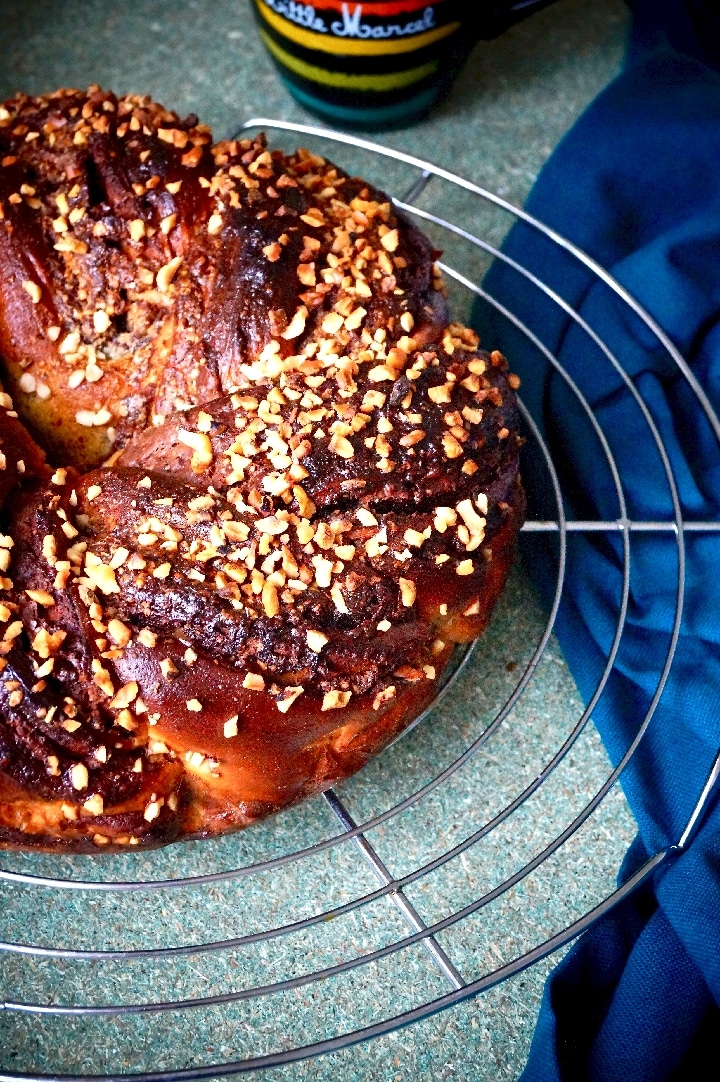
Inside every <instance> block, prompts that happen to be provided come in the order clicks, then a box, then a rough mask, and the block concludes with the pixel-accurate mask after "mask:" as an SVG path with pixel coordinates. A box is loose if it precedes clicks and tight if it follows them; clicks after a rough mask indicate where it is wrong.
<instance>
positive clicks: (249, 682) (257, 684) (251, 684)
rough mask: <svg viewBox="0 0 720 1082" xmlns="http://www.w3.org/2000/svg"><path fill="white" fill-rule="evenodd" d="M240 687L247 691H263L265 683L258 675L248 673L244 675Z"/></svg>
mask: <svg viewBox="0 0 720 1082" xmlns="http://www.w3.org/2000/svg"><path fill="white" fill-rule="evenodd" d="M242 686H243V687H244V688H247V689H248V690H249V691H264V690H265V681H264V679H263V678H262V676H260V674H259V673H254V672H249V673H246V674H245V678H244V680H243V685H242Z"/></svg>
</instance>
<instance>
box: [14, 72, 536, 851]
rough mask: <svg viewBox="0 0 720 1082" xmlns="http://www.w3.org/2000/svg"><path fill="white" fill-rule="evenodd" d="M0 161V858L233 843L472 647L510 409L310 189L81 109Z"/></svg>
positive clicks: (162, 117) (397, 273)
mask: <svg viewBox="0 0 720 1082" xmlns="http://www.w3.org/2000/svg"><path fill="white" fill-rule="evenodd" d="M123 127H124V128H125V130H124V131H123V130H122V129H123ZM86 129H87V130H86ZM36 130H37V131H38V133H39V134H38V136H37V138H36V139H31V140H30V142H29V143H28V142H27V135H28V134H31V133H33V132H34V131H36ZM0 148H2V151H3V153H4V155H5V156H4V158H0V162H3V163H4V164H0V180H1V181H2V183H3V184H4V185H5V187H4V188H3V189H2V192H3V193H5V194H6V193H7V192H8V190H9V189H11V190H12V191H13V192H14V191H18V192H19V194H20V199H19V200H14V201H8V200H7V199H5V198H3V196H2V195H0V201H1V203H2V207H3V213H4V214H5V217H4V218H3V219H2V220H1V221H0V262H2V261H3V260H5V264H4V265H5V267H6V271H7V273H6V275H5V281H6V282H7V283H8V284H7V287H5V286H3V288H2V289H0V350H1V351H2V354H3V357H4V361H5V368H6V372H7V376H8V379H9V381H10V383H11V385H12V386H13V387H14V388H15V389H16V395H15V398H16V399H17V409H18V413H19V414H20V419H19V418H18V414H17V413H16V412H15V410H14V409H13V408H12V402H11V400H10V398H9V397H8V396H7V395H4V396H3V397H2V399H0V453H1V454H2V455H3V459H2V462H3V465H4V469H3V470H2V471H0V508H2V512H1V513H2V529H3V530H4V533H3V534H2V536H0V564H2V571H1V574H2V577H1V578H0V588H1V591H2V592H1V593H0V638H1V639H2V641H1V642H0V845H3V844H4V845H11V846H12V845H25V846H27V845H35V846H40V847H43V848H61V849H69V850H72V851H95V850H97V849H98V847H99V848H101V849H102V848H105V849H107V848H118V847H124V846H128V845H142V846H152V845H160V844H164V843H166V842H167V841H171V840H174V839H175V838H179V837H189V836H201V835H207V834H213V833H218V832H222V831H226V830H230V829H237V828H239V827H241V826H244V825H247V824H248V823H250V822H252V821H254V820H255V819H257V818H259V817H261V816H264V815H267V814H269V813H270V812H271V811H274V810H277V809H278V808H281V807H284V806H286V805H288V804H290V803H292V802H294V801H296V800H298V799H300V798H301V797H303V796H305V795H308V794H310V793H313V792H318V791H320V790H322V789H323V788H327V787H328V786H329V785H331V784H332V783H333V782H335V781H336V780H337V779H339V778H342V777H346V776H348V775H349V774H351V773H353V772H354V771H355V770H357V769H359V767H360V766H362V765H363V763H364V762H366V761H367V759H368V758H370V757H371V756H372V755H374V754H376V753H377V752H378V751H379V750H380V749H381V748H382V747H384V746H385V745H386V744H387V743H388V742H389V741H390V740H391V739H393V738H394V736H395V735H397V734H398V733H399V732H401V731H402V729H403V728H405V727H406V726H407V725H408V724H409V723H410V722H411V721H412V720H413V718H414V717H416V716H417V714H418V713H419V712H420V711H421V710H422V709H423V707H424V706H425V705H426V704H427V703H428V702H429V701H430V700H431V699H432V697H433V695H434V694H435V692H436V688H437V681H438V679H439V676H440V673H441V671H442V668H443V667H444V665H445V664H446V662H447V660H448V658H449V656H450V653H451V652H452V648H453V645H454V644H455V643H457V642H465V641H469V640H470V639H472V638H473V637H475V636H476V635H477V634H479V633H480V632H481V631H482V629H483V628H484V626H485V624H486V622H487V620H488V617H489V614H490V611H491V609H492V606H493V604H494V602H495V600H496V598H497V596H498V595H499V593H500V591H501V589H502V586H503V584H504V581H505V578H506V575H507V571H508V569H509V567H510V564H511V561H512V555H513V550H514V545H515V540H516V536H517V532H518V529H519V526H520V523H521V521H522V516H523V511H524V500H523V494H522V489H521V487H520V483H519V478H518V448H519V442H520V441H519V437H518V435H517V417H516V405H515V397H514V387H515V385H516V381H515V380H514V377H511V376H509V375H508V373H507V365H506V363H505V360H504V358H503V357H502V355H501V354H499V353H497V352H496V353H492V354H488V353H484V352H481V351H479V350H478V348H477V347H478V343H477V337H476V336H475V335H474V334H473V332H472V331H468V330H467V329H465V328H463V327H460V326H457V325H452V324H451V325H450V326H447V324H446V318H445V313H444V301H443V298H442V294H441V292H440V290H439V288H438V286H439V282H438V280H437V277H436V276H435V275H434V274H433V268H432V259H431V255H432V253H431V251H430V249H429V246H428V244H427V242H426V241H425V240H424V238H423V237H422V236H421V235H420V234H419V233H418V232H417V231H416V230H415V229H414V227H412V226H411V225H409V223H406V222H404V221H403V220H401V219H400V218H398V217H397V215H396V214H395V213H394V211H393V210H392V207H391V205H390V203H389V201H388V200H387V199H386V197H384V196H383V195H382V194H381V193H379V192H377V191H376V190H375V189H372V188H371V187H370V186H369V185H367V184H365V183H364V182H363V181H360V180H357V179H353V178H348V177H346V176H345V175H344V174H342V173H341V172H340V171H339V170H337V169H336V168H335V167H334V166H332V165H330V164H329V163H327V162H325V161H324V160H323V159H320V158H317V157H314V156H313V155H309V154H308V153H307V152H298V154H296V155H293V156H289V157H284V156H283V155H281V154H280V153H279V152H276V151H272V152H270V151H268V150H267V149H266V147H265V143H264V141H263V140H262V139H257V140H255V141H252V142H251V141H249V140H247V141H245V142H243V143H232V144H231V143H223V144H219V145H217V146H215V147H213V146H212V145H211V141H210V136H209V133H208V132H207V131H206V129H204V128H202V127H199V126H198V125H197V124H196V122H195V119H194V118H189V119H188V120H187V121H183V122H181V121H179V119H178V118H177V117H176V116H175V115H174V114H170V113H167V112H166V111H165V110H163V109H162V108H161V107H160V106H157V105H155V104H154V103H152V102H150V101H149V100H148V99H136V98H134V99H116V98H114V97H113V96H112V95H108V94H104V93H103V92H102V91H100V90H99V89H97V88H91V90H90V91H89V92H88V94H87V95H84V94H80V92H77V91H67V92H60V93H59V94H58V95H53V96H50V97H47V98H42V99H26V98H20V99H15V100H14V101H13V102H10V103H7V104H6V106H5V107H1V108H0ZM8 158H10V159H13V160H12V161H10V162H9V163H8V162H7V159H8ZM31 174H32V178H33V181H32V184H31V183H29V181H28V178H29V177H30V176H31ZM68 174H70V175H68ZM21 177H24V178H25V179H24V180H22V184H20V183H19V181H20V178H21ZM153 177H158V178H159V179H158V182H157V183H150V184H149V183H148V180H152V178H153ZM138 178H143V179H142V180H141V179H138ZM178 180H181V181H182V183H181V184H180V186H179V187H176V188H175V190H172V191H170V192H169V193H168V192H167V186H168V184H169V185H171V186H175V185H177V181H178ZM71 183H72V184H74V185H77V186H78V187H79V191H80V194H77V193H76V195H72V192H73V190H74V188H73V187H69V188H68V190H67V191H65V188H67V187H68V185H69V184H71ZM22 185H25V186H26V188H27V189H29V188H31V187H32V188H33V192H32V194H28V193H27V191H25V192H23V191H21V188H22ZM141 185H142V187H143V189H144V190H143V191H142V192H140V190H139V189H140V186H141ZM63 193H64V198H65V203H63V198H62V195H63ZM93 193H94V194H93ZM59 194H60V195H61V198H60V201H59V203H58V195H59ZM73 199H75V200H78V206H80V205H82V208H83V214H82V215H79V214H75V216H74V219H75V220H74V221H72V222H71V210H72V208H71V207H70V204H71V202H72V200H73ZM65 204H67V206H68V208H69V209H68V211H67V212H66V213H64V207H65ZM171 204H172V205H171ZM58 208H59V211H60V213H61V215H62V217H63V219H64V223H65V224H64V226H62V225H61V226H60V227H59V229H58V226H57V224H55V225H53V218H52V215H53V214H56V213H57V211H58ZM168 217H170V218H171V219H172V221H171V224H170V225H169V226H167V228H164V227H163V226H162V222H163V221H165V220H167V218H168ZM138 221H142V222H144V226H143V233H142V236H141V235H140V227H139V226H136V227H133V228H134V229H135V230H136V233H137V239H136V240H134V239H133V237H132V235H131V233H130V225H129V223H132V222H138ZM28 222H30V223H31V224H30V225H28ZM98 223H101V224H102V229H99V230H98V228H97V225H98ZM71 225H72V229H71V228H70V227H71ZM152 229H155V232H154V233H153V235H152V236H150V235H149V234H150V232H151V230H152ZM83 230H85V232H84V233H83ZM33 231H34V232H33ZM57 236H60V238H61V240H62V239H63V238H67V237H68V236H71V237H75V238H76V239H79V241H80V242H81V243H82V244H84V245H85V250H83V251H81V250H80V249H79V247H78V246H77V245H75V247H73V244H74V242H72V243H71V244H70V249H68V246H67V244H62V245H61V247H60V249H59V250H58V249H57V241H56V240H55V239H54V238H56V237H57ZM21 237H25V238H27V237H29V238H30V240H31V243H30V242H29V243H28V246H27V248H25V247H23V246H22V245H21V244H20V238H21ZM27 252H30V253H31V255H30V256H28V255H27ZM28 259H30V264H28V263H27V260H28ZM173 259H175V260H177V263H176V265H175V267H174V270H173V273H172V275H171V278H168V280H167V281H165V279H164V278H163V276H162V268H163V267H167V266H168V265H169V263H170V262H171V260H173ZM144 268H145V269H148V268H149V270H152V273H153V275H154V285H153V286H152V288H148V289H146V290H145V292H146V293H147V292H150V293H156V294H158V293H159V294H161V296H160V298H159V299H158V297H157V296H156V297H154V298H153V297H149V298H148V297H147V296H145V297H139V292H140V291H139V285H142V284H143V283H142V282H141V281H140V275H141V271H142V270H143V269H144ZM31 273H32V274H35V275H36V278H33V277H30V275H31ZM26 274H27V275H28V276H29V277H27V278H24V277H23V276H24V275H26ZM158 275H160V279H159V282H158ZM36 280H37V282H38V288H39V290H40V292H39V294H38V290H36V289H33V288H32V284H31V285H30V287H29V288H28V286H27V283H28V282H30V283H32V282H35V281H36ZM119 282H122V283H124V284H123V285H122V286H120V285H118V283H119ZM159 284H160V285H162V287H163V288H162V289H158V285H159ZM149 285H150V284H148V286H149ZM28 306H29V307H28ZM133 306H135V307H133ZM138 306H139V307H138ZM98 311H104V312H105V313H106V314H107V317H108V320H109V321H110V322H109V323H108V324H107V325H106V321H105V319H103V318H100V319H99V320H93V318H92V315H93V313H96V312H98ZM60 319H62V328H61V333H60V334H58V335H57V336H55V335H51V336H50V337H48V333H47V331H48V328H49V327H51V326H56V325H58V320H60ZM51 321H52V322H51ZM96 324H97V326H96ZM98 327H99V328H101V329H100V330H98ZM68 335H77V336H78V342H77V343H76V342H75V340H74V339H73V340H72V341H71V345H72V346H73V347H74V348H73V350H72V351H71V354H69V353H68V352H67V350H66V351H65V352H64V353H61V352H60V349H59V344H61V343H62V342H65V341H66V340H67V336H68ZM68 356H70V357H71V360H70V362H69V363H68V360H67V358H68ZM88 358H89V359H88ZM81 362H82V363H83V364H84V365H85V367H84V369H83V371H84V372H85V377H84V379H83V382H78V381H77V379H74V380H72V381H71V383H73V384H77V385H74V386H72V385H71V386H68V379H67V373H68V370H70V371H79V369H77V368H73V367H72V366H73V365H79V364H80V363H81ZM92 365H95V366H96V367H97V368H98V369H102V372H103V374H102V375H101V376H100V377H99V378H97V379H94V381H93V380H91V381H90V384H88V380H87V371H88V366H92ZM91 372H92V369H91ZM28 376H29V377H31V379H32V381H34V382H31V379H28V378H26V377H28ZM41 386H46V387H48V388H49V390H50V393H49V395H47V394H45V392H42V394H41V395H40V396H38V393H37V390H38V388H39V387H41ZM23 388H24V389H23ZM31 388H32V389H31ZM88 395H90V396H94V397H92V399H91V398H89V397H87V396H88ZM98 396H99V397H98ZM88 403H90V405H91V406H92V408H93V409H94V410H96V413H97V411H98V410H106V411H107V412H108V413H109V414H111V416H112V420H111V421H108V422H107V423H106V424H98V425H93V426H88V425H85V424H83V423H82V421H83V420H84V419H86V418H85V416H84V415H82V414H81V419H80V421H79V422H78V421H77V420H76V415H77V414H78V413H79V412H80V411H81V410H86V409H87V408H89V407H88ZM122 403H125V404H126V405H127V407H128V408H127V409H126V410H125V411H124V412H123V410H122V409H121V405H122ZM133 403H134V404H133ZM21 420H24V421H25V422H26V424H27V425H28V427H29V428H32V429H33V431H34V432H35V433H36V434H37V437H38V439H39V442H40V443H41V445H42V446H43V447H45V449H46V450H47V451H48V454H49V456H50V460H51V462H52V465H50V466H48V465H47V464H46V462H45V459H44V456H43V453H42V452H41V451H40V450H39V448H38V447H37V446H36V444H35V443H34V441H33V439H32V438H31V437H30V435H29V434H28V432H27V430H26V429H25V428H24V427H23V424H22V423H21ZM110 430H114V431H110ZM112 448H114V449H115V450H114V453H113V454H112V456H111V458H110V459H109V461H108V462H107V463H106V465H105V466H100V460H101V459H102V457H103V456H104V455H105V452H106V451H108V450H110V449H112ZM59 464H60V465H59ZM93 466H95V467H99V468H94V469H90V471H89V472H87V471H88V467H93Z"/></svg>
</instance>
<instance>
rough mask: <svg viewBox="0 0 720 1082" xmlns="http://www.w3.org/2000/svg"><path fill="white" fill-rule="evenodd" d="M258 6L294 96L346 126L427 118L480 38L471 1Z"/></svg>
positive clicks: (256, 1)
mask: <svg viewBox="0 0 720 1082" xmlns="http://www.w3.org/2000/svg"><path fill="white" fill-rule="evenodd" d="M253 6H254V9H255V14H256V16H257V21H258V28H259V33H260V37H261V39H262V41H263V43H264V44H265V46H266V48H267V49H268V52H269V53H270V55H271V57H272V58H273V60H274V61H275V63H276V65H277V67H278V69H279V71H280V75H281V77H282V79H283V81H284V82H285V84H286V85H287V88H288V90H289V91H290V93H291V94H292V95H293V97H295V98H296V99H297V100H298V101H299V102H300V103H301V104H302V105H303V106H305V108H306V109H309V110H310V111H311V112H313V113H316V114H318V115H320V116H322V117H323V119H325V120H328V121H330V122H331V123H333V124H335V125H338V126H344V127H361V128H374V129H378V128H385V127H396V126H400V125H402V124H407V123H410V122H411V121H413V120H416V119H417V118H418V117H420V116H422V115H423V114H424V113H426V112H427V111H428V110H429V109H430V108H431V106H432V105H433V104H434V103H435V102H436V101H437V100H438V99H439V98H440V97H441V96H442V95H443V93H444V92H445V91H446V90H447V88H448V87H449V86H450V84H451V82H452V80H453V78H454V77H455V75H456V74H457V72H458V71H459V69H460V68H461V66H462V64H463V62H464V61H465V59H466V58H467V55H468V53H469V51H470V49H471V48H472V46H473V44H474V42H475V40H476V36H477V35H476V30H477V15H476V14H472V15H471V16H468V8H469V9H470V11H471V12H472V11H473V8H474V7H475V5H473V4H467V3H466V2H465V0H433V2H428V0H367V2H365V3H353V2H346V0H312V2H311V3H300V2H298V0H253ZM480 6H481V7H482V5H480ZM471 24H472V25H471Z"/></svg>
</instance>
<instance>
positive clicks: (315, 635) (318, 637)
mask: <svg viewBox="0 0 720 1082" xmlns="http://www.w3.org/2000/svg"><path fill="white" fill-rule="evenodd" d="M327 642H328V637H327V635H323V633H322V632H321V631H308V632H307V644H308V646H309V647H310V649H311V650H313V651H314V652H315V653H316V654H319V653H320V651H321V650H322V648H323V646H325V644H326V643H327Z"/></svg>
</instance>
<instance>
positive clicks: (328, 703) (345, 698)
mask: <svg viewBox="0 0 720 1082" xmlns="http://www.w3.org/2000/svg"><path fill="white" fill-rule="evenodd" d="M351 696H352V692H351V691H326V692H325V694H324V696H323V701H322V706H321V707H320V709H321V710H342V709H343V707H345V706H347V704H348V703H349V702H350V697H351Z"/></svg>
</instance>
